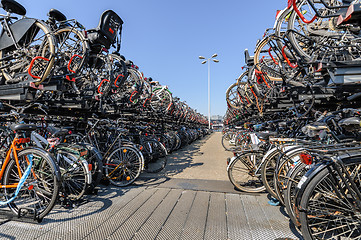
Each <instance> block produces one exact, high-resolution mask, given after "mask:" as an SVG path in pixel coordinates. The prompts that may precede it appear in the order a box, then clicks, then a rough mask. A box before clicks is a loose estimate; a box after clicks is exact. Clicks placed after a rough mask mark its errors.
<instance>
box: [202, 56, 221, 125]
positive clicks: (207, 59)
mask: <svg viewBox="0 0 361 240" xmlns="http://www.w3.org/2000/svg"><path fill="white" fill-rule="evenodd" d="M215 57H217V54H216V53H215V54H213V55H212V56H211V57H210V58H205V57H203V56H199V59H204V61H203V62H202V64H205V63H206V62H208V129H211V64H210V62H211V60H212V61H213V62H215V63H217V62H219V60H217V59H215Z"/></svg>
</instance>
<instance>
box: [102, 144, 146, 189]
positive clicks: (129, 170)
mask: <svg viewBox="0 0 361 240" xmlns="http://www.w3.org/2000/svg"><path fill="white" fill-rule="evenodd" d="M142 168H143V161H142V158H141V156H140V154H139V150H138V149H136V148H134V147H131V146H122V147H120V148H117V149H115V150H114V151H113V152H111V153H110V155H109V156H108V157H107V159H106V160H105V164H104V170H105V177H106V178H108V179H109V182H110V183H111V184H113V185H115V186H118V187H125V186H128V185H130V184H132V183H133V182H134V181H135V180H136V179H137V178H138V177H139V175H140V173H141V171H142Z"/></svg>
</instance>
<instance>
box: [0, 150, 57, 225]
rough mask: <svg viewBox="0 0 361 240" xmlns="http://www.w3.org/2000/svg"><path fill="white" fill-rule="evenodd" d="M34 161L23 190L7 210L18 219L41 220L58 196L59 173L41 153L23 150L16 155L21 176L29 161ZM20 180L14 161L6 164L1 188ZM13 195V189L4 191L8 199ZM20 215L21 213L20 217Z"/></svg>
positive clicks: (53, 163)
mask: <svg viewBox="0 0 361 240" xmlns="http://www.w3.org/2000/svg"><path fill="white" fill-rule="evenodd" d="M30 156H32V157H33V167H32V169H31V173H30V174H29V176H28V178H27V179H26V181H25V183H24V185H23V187H22V189H21V190H20V192H19V194H18V196H17V197H16V198H15V200H14V201H12V202H11V203H9V204H8V206H9V208H10V209H11V210H12V211H13V212H14V213H15V214H16V215H18V216H23V215H27V214H30V215H34V216H36V217H37V218H38V219H40V220H41V219H43V218H44V217H45V216H46V215H47V214H48V213H49V212H50V211H51V210H52V209H53V207H54V205H55V203H56V200H57V198H58V195H59V184H60V183H59V179H57V175H58V174H57V172H58V169H57V167H56V164H55V162H54V160H53V159H51V158H50V156H49V155H48V154H47V153H46V152H45V151H42V150H40V149H36V148H25V149H23V150H21V151H19V152H18V159H19V164H20V169H21V171H22V173H24V171H25V169H26V168H27V167H28V158H29V157H30ZM19 180H20V176H19V172H18V168H17V165H16V162H15V160H14V159H11V160H10V162H9V163H8V165H7V167H6V169H5V173H4V184H6V185H9V184H16V183H18V182H19ZM14 192H15V189H13V188H5V189H4V193H5V194H6V197H7V198H11V197H12V194H13V193H14ZM19 212H20V213H19Z"/></svg>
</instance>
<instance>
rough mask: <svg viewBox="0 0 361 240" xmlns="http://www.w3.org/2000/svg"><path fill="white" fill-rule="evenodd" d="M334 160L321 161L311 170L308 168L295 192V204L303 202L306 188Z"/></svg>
mask: <svg viewBox="0 0 361 240" xmlns="http://www.w3.org/2000/svg"><path fill="white" fill-rule="evenodd" d="M331 164H332V162H330V161H328V162H321V163H318V164H316V165H315V166H313V167H312V168H311V169H310V170H308V171H307V172H306V173H305V175H304V176H303V177H302V178H301V180H300V181H299V183H298V184H297V186H296V194H295V206H298V205H299V204H300V202H301V198H302V195H303V192H304V190H305V188H306V187H307V185H308V183H309V182H310V181H311V180H312V179H313V178H314V177H315V176H316V175H317V174H318V173H319V172H321V171H322V170H323V169H325V168H327V167H328V166H330V165H331Z"/></svg>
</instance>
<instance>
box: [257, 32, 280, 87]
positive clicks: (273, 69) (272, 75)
mask: <svg viewBox="0 0 361 240" xmlns="http://www.w3.org/2000/svg"><path fill="white" fill-rule="evenodd" d="M270 40H272V38H271V37H266V38H263V39H262V40H261V42H260V43H259V44H258V45H257V47H256V50H255V51H254V65H255V67H256V68H257V69H258V70H261V69H262V70H265V71H266V72H267V75H268V77H269V79H270V80H271V81H282V77H281V75H280V73H279V72H280V69H279V68H280V67H279V64H276V63H275V62H274V60H273V59H272V58H271V57H270V56H267V57H266V55H269V54H268V51H270V50H271V49H272V48H269V47H268V46H267V45H268V42H269V41H270ZM266 49H268V50H266ZM265 52H267V53H266V55H264V54H263V53H265ZM270 54H271V55H272V56H274V58H277V54H276V53H273V54H272V53H270ZM275 61H276V62H279V61H280V60H278V61H277V59H275ZM268 70H269V71H268Z"/></svg>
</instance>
